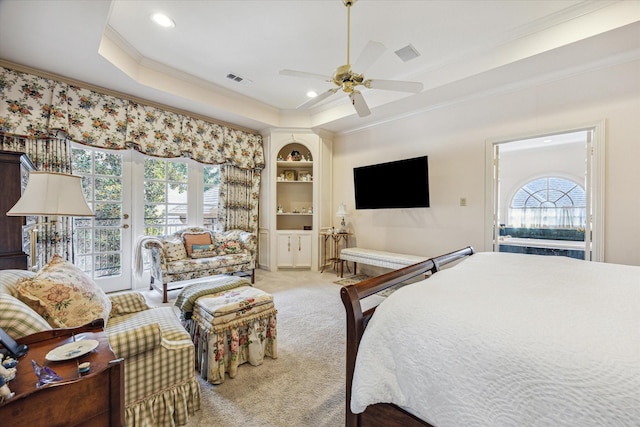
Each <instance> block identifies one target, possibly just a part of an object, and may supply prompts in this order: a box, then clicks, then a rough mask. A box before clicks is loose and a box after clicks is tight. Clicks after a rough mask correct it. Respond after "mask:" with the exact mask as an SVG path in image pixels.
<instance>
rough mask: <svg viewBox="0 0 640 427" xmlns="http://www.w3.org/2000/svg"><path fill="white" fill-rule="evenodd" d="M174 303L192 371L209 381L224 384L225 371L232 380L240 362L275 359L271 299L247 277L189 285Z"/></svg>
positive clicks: (273, 315)
mask: <svg viewBox="0 0 640 427" xmlns="http://www.w3.org/2000/svg"><path fill="white" fill-rule="evenodd" d="M189 300H190V301H192V303H187V302H186V301H189ZM176 305H177V306H179V307H180V308H181V311H182V316H183V321H184V325H185V327H186V329H187V330H188V331H189V333H190V334H191V338H192V340H193V343H194V344H195V346H196V368H197V369H198V370H199V371H200V375H201V376H202V377H203V378H205V379H207V381H209V382H210V383H212V384H220V383H222V382H224V380H225V373H228V374H229V377H230V378H233V377H235V376H236V374H237V371H238V366H239V365H241V364H243V363H246V362H249V363H250V364H251V365H253V366H258V365H261V364H262V362H263V360H264V358H265V357H271V358H273V359H275V358H277V357H278V346H277V333H276V326H277V319H276V315H277V310H276V308H275V306H274V304H273V296H272V295H270V294H268V293H266V292H264V291H261V290H260V289H257V288H254V287H253V286H252V285H251V283H250V282H249V281H248V280H247V279H243V278H241V277H233V276H215V277H212V278H211V281H207V282H203V283H197V284H194V285H190V286H188V287H186V288H184V289H183V290H182V291H181V292H180V295H178V298H177V299H176ZM186 310H190V311H186Z"/></svg>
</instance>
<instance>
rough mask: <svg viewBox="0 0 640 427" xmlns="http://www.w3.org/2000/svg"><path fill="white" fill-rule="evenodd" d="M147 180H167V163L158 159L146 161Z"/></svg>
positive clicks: (145, 174) (145, 173)
mask: <svg viewBox="0 0 640 427" xmlns="http://www.w3.org/2000/svg"><path fill="white" fill-rule="evenodd" d="M144 177H145V179H165V178H166V175H165V161H164V160H157V159H146V160H145V161H144Z"/></svg>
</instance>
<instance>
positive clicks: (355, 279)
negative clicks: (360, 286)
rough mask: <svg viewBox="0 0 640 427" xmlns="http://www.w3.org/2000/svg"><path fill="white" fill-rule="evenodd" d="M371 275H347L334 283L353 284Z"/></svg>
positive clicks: (341, 284)
mask: <svg viewBox="0 0 640 427" xmlns="http://www.w3.org/2000/svg"><path fill="white" fill-rule="evenodd" d="M370 277H371V276H367V275H366V274H356V275H355V276H351V277H345V278H344V279H340V280H336V281H334V282H333V283H335V284H336V285H340V286H347V285H353V284H356V283H360V282H362V281H363V280H367V279H369V278H370Z"/></svg>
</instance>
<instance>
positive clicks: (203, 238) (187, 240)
mask: <svg viewBox="0 0 640 427" xmlns="http://www.w3.org/2000/svg"><path fill="white" fill-rule="evenodd" d="M182 240H184V247H185V249H186V250H187V257H190V256H191V251H192V250H193V245H210V244H212V243H213V242H212V241H211V234H210V233H208V232H204V233H183V234H182Z"/></svg>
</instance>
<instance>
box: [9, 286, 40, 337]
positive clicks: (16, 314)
mask: <svg viewBox="0 0 640 427" xmlns="http://www.w3.org/2000/svg"><path fill="white" fill-rule="evenodd" d="M0 328H2V329H4V331H5V332H6V333H7V334H9V336H10V337H11V338H13V339H14V340H17V339H18V338H22V337H26V336H27V335H31V334H35V333H36V332H40V331H46V330H49V329H51V326H50V325H49V324H48V323H47V322H45V321H44V319H43V318H42V316H40V315H39V314H38V313H36V312H35V311H33V310H32V309H31V308H29V307H28V306H27V305H26V304H25V303H23V302H22V301H20V300H19V299H17V298H14V297H12V296H11V295H8V294H2V293H0Z"/></svg>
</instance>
